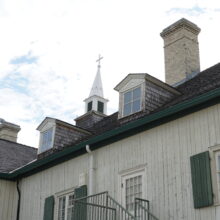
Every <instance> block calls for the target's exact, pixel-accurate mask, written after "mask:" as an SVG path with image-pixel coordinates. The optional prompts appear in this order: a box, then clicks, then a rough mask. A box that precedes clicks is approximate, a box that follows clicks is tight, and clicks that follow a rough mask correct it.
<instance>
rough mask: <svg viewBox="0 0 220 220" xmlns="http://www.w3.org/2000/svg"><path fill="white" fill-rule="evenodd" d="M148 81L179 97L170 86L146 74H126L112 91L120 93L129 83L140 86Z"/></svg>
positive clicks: (178, 93)
mask: <svg viewBox="0 0 220 220" xmlns="http://www.w3.org/2000/svg"><path fill="white" fill-rule="evenodd" d="M145 80H146V81H149V82H151V83H153V84H155V85H157V86H159V87H161V88H164V89H166V90H168V91H170V92H172V93H174V94H176V95H180V94H181V93H180V92H179V91H178V90H177V89H175V88H173V87H172V86H170V85H168V84H167V83H164V82H163V81H161V80H159V79H157V78H155V77H153V76H151V75H149V74H147V73H130V74H128V75H127V76H126V77H125V78H124V79H123V80H122V81H121V82H120V83H118V85H117V86H115V88H114V90H116V91H118V92H119V91H121V90H122V89H123V87H125V86H126V85H127V84H128V83H129V82H131V83H132V82H133V83H134V84H135V85H137V84H138V82H139V84H141V83H142V82H143V81H145Z"/></svg>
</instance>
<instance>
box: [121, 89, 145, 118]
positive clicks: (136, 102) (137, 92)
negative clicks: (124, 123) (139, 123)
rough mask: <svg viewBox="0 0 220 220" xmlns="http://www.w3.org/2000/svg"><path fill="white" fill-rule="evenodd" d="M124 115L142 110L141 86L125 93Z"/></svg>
mask: <svg viewBox="0 0 220 220" xmlns="http://www.w3.org/2000/svg"><path fill="white" fill-rule="evenodd" d="M123 98H124V104H123V116H127V115H131V114H133V113H135V112H139V111H140V110H141V87H137V88H134V89H131V90H129V91H127V92H125V93H124V97H123Z"/></svg>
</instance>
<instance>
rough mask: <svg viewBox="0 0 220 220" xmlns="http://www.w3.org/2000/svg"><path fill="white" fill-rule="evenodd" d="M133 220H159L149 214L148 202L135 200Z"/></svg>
mask: <svg viewBox="0 0 220 220" xmlns="http://www.w3.org/2000/svg"><path fill="white" fill-rule="evenodd" d="M134 215H135V220H159V219H158V218H157V217H156V216H155V215H153V214H152V213H151V212H150V202H149V200H145V199H140V198H135V213H134Z"/></svg>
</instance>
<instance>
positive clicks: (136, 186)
mask: <svg viewBox="0 0 220 220" xmlns="http://www.w3.org/2000/svg"><path fill="white" fill-rule="evenodd" d="M135 198H142V175H138V176H135V177H131V178H129V179H126V181H125V205H126V209H128V210H130V211H133V210H134V202H135Z"/></svg>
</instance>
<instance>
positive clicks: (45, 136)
mask: <svg viewBox="0 0 220 220" xmlns="http://www.w3.org/2000/svg"><path fill="white" fill-rule="evenodd" d="M52 134H53V128H51V129H49V130H47V131H45V132H43V133H42V143H41V152H42V151H45V150H48V149H50V148H51V147H52Z"/></svg>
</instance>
